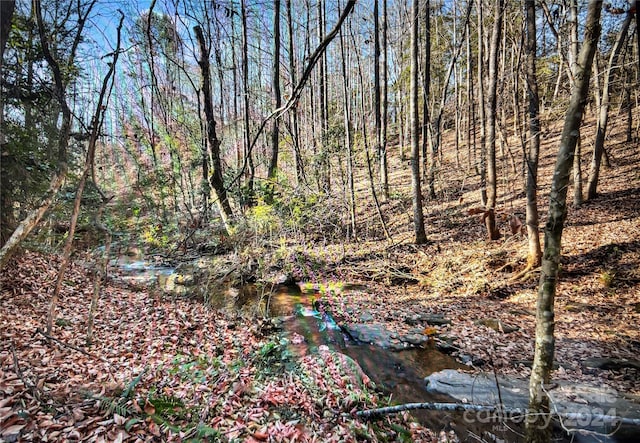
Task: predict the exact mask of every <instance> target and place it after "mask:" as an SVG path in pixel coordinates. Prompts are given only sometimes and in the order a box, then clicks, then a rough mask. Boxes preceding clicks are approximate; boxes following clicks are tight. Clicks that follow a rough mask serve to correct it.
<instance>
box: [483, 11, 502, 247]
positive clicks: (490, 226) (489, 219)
mask: <svg viewBox="0 0 640 443" xmlns="http://www.w3.org/2000/svg"><path fill="white" fill-rule="evenodd" d="M503 15H504V0H496V3H495V21H494V23H493V30H492V32H491V46H490V49H489V73H488V74H489V84H488V90H487V115H486V118H487V124H486V126H487V138H486V141H485V143H486V146H487V147H486V153H487V204H486V209H487V216H486V217H485V223H486V226H487V234H488V236H489V239H491V240H497V239H498V238H500V231H499V230H498V229H497V227H496V214H495V210H496V194H497V188H498V187H497V173H496V120H497V110H496V106H497V99H498V50H499V46H500V36H501V33H502V17H503Z"/></svg>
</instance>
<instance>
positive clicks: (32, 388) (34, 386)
mask: <svg viewBox="0 0 640 443" xmlns="http://www.w3.org/2000/svg"><path fill="white" fill-rule="evenodd" d="M10 343H11V354H12V355H13V370H14V372H15V373H16V375H17V376H18V378H19V379H20V381H22V384H23V385H24V386H25V387H26V388H27V389H28V390H29V391H31V393H32V394H33V396H34V397H35V398H36V399H37V400H38V401H39V400H40V398H41V396H40V390H39V389H38V387H37V384H33V383H31V381H30V380H29V379H27V378H26V377H25V376H24V374H23V372H22V369H20V362H19V361H18V354H17V352H16V344H15V343H14V341H13V339H11V342H10Z"/></svg>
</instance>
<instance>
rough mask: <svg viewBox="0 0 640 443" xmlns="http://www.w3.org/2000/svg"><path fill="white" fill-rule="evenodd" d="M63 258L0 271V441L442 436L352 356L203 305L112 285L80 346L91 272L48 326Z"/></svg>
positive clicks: (78, 272) (72, 284)
mask: <svg viewBox="0 0 640 443" xmlns="http://www.w3.org/2000/svg"><path fill="white" fill-rule="evenodd" d="M57 269H58V262H57V260H56V259H55V257H51V256H43V255H41V254H37V253H33V252H27V253H25V254H23V255H22V256H21V257H19V258H18V259H17V260H16V261H15V262H14V263H13V264H11V265H10V266H9V268H8V269H7V270H6V272H4V273H3V276H2V280H1V282H2V292H1V295H0V331H1V332H0V334H1V338H2V341H1V346H0V397H1V400H0V441H7V442H10V441H67V440H69V441H73V440H82V441H110V442H111V441H249V442H251V441H323V442H324V441H402V440H412V441H426V442H431V441H437V438H436V436H434V435H433V434H432V433H431V432H430V431H428V430H426V429H424V428H423V427H421V426H419V425H416V424H414V423H412V422H411V421H410V420H409V417H408V416H403V415H398V416H395V417H392V418H388V419H387V420H386V421H380V422H376V423H365V422H362V421H359V420H357V419H355V418H354V417H353V412H355V411H357V410H361V409H365V408H371V407H375V406H379V405H382V404H385V401H384V399H383V398H380V397H379V395H378V394H377V393H376V391H375V389H374V387H373V386H372V383H371V382H370V381H369V380H368V378H367V377H366V376H364V375H363V374H361V373H360V372H359V371H357V370H354V369H353V364H352V362H349V361H348V359H347V358H346V357H345V356H343V355H341V354H337V353H334V352H333V351H330V350H329V349H328V348H321V350H320V351H319V353H316V354H307V355H304V356H300V357H294V356H293V355H291V353H290V352H289V350H288V348H287V346H286V345H285V343H283V342H281V341H280V339H279V338H277V336H275V335H269V334H266V333H264V331H263V328H261V325H260V323H259V322H255V321H252V320H250V319H242V318H235V317H230V316H225V315H223V314H221V313H219V312H216V311H214V310H211V309H207V308H206V307H205V306H203V305H202V303H199V302H194V301H188V300H167V299H163V298H160V297H157V296H154V295H153V294H149V293H147V292H145V291H132V290H129V289H126V288H122V287H117V286H109V285H108V286H107V287H106V288H105V290H104V294H103V296H102V297H101V299H100V303H99V307H98V311H97V316H96V323H95V325H96V326H95V332H94V337H95V339H94V344H93V345H92V346H86V344H85V337H86V335H85V334H86V319H87V313H88V305H89V300H90V294H91V291H92V286H91V281H90V280H89V279H88V277H87V274H88V272H87V270H86V269H84V268H82V267H81V266H78V265H75V266H73V267H72V268H71V269H70V270H69V271H68V273H67V277H66V281H65V285H64V290H63V294H62V297H61V301H60V304H59V309H58V313H57V317H56V318H57V321H56V325H55V326H54V330H53V332H52V337H53V338H54V339H55V340H48V339H47V337H46V336H45V335H44V333H42V332H41V331H42V328H43V324H44V321H45V317H46V312H47V309H48V303H49V300H50V296H51V293H52V289H53V286H54V282H55V278H56V272H57Z"/></svg>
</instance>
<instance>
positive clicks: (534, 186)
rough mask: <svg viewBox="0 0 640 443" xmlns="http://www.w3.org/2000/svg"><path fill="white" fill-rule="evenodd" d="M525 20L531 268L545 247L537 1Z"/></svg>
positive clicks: (531, 0)
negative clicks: (540, 191)
mask: <svg viewBox="0 0 640 443" xmlns="http://www.w3.org/2000/svg"><path fill="white" fill-rule="evenodd" d="M525 17H526V18H525V20H526V26H527V31H526V33H527V36H526V52H527V60H526V63H527V73H526V77H527V94H528V96H529V106H528V111H529V149H528V151H527V152H526V154H525V156H526V157H525V160H526V163H527V207H526V224H527V236H528V242H529V253H528V255H527V268H528V269H531V268H533V267H537V266H539V265H540V260H541V259H542V250H541V249H540V234H539V227H538V223H539V221H538V197H537V193H538V157H539V155H540V97H539V95H538V79H537V77H536V53H537V48H538V45H537V38H538V36H537V34H536V2H535V0H526V1H525Z"/></svg>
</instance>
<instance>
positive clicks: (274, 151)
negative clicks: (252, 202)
mask: <svg viewBox="0 0 640 443" xmlns="http://www.w3.org/2000/svg"><path fill="white" fill-rule="evenodd" d="M271 85H272V87H273V106H274V109H278V108H280V106H282V95H281V93H280V0H273V69H272V73H271ZM279 145H280V119H279V118H274V119H273V127H272V129H271V159H270V161H269V170H268V172H267V178H268V179H269V182H270V183H269V184H268V189H269V192H268V194H267V196H266V197H267V202H268V203H272V202H273V191H274V189H273V187H274V185H275V181H276V175H277V172H278V152H279V149H280V146H279Z"/></svg>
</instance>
